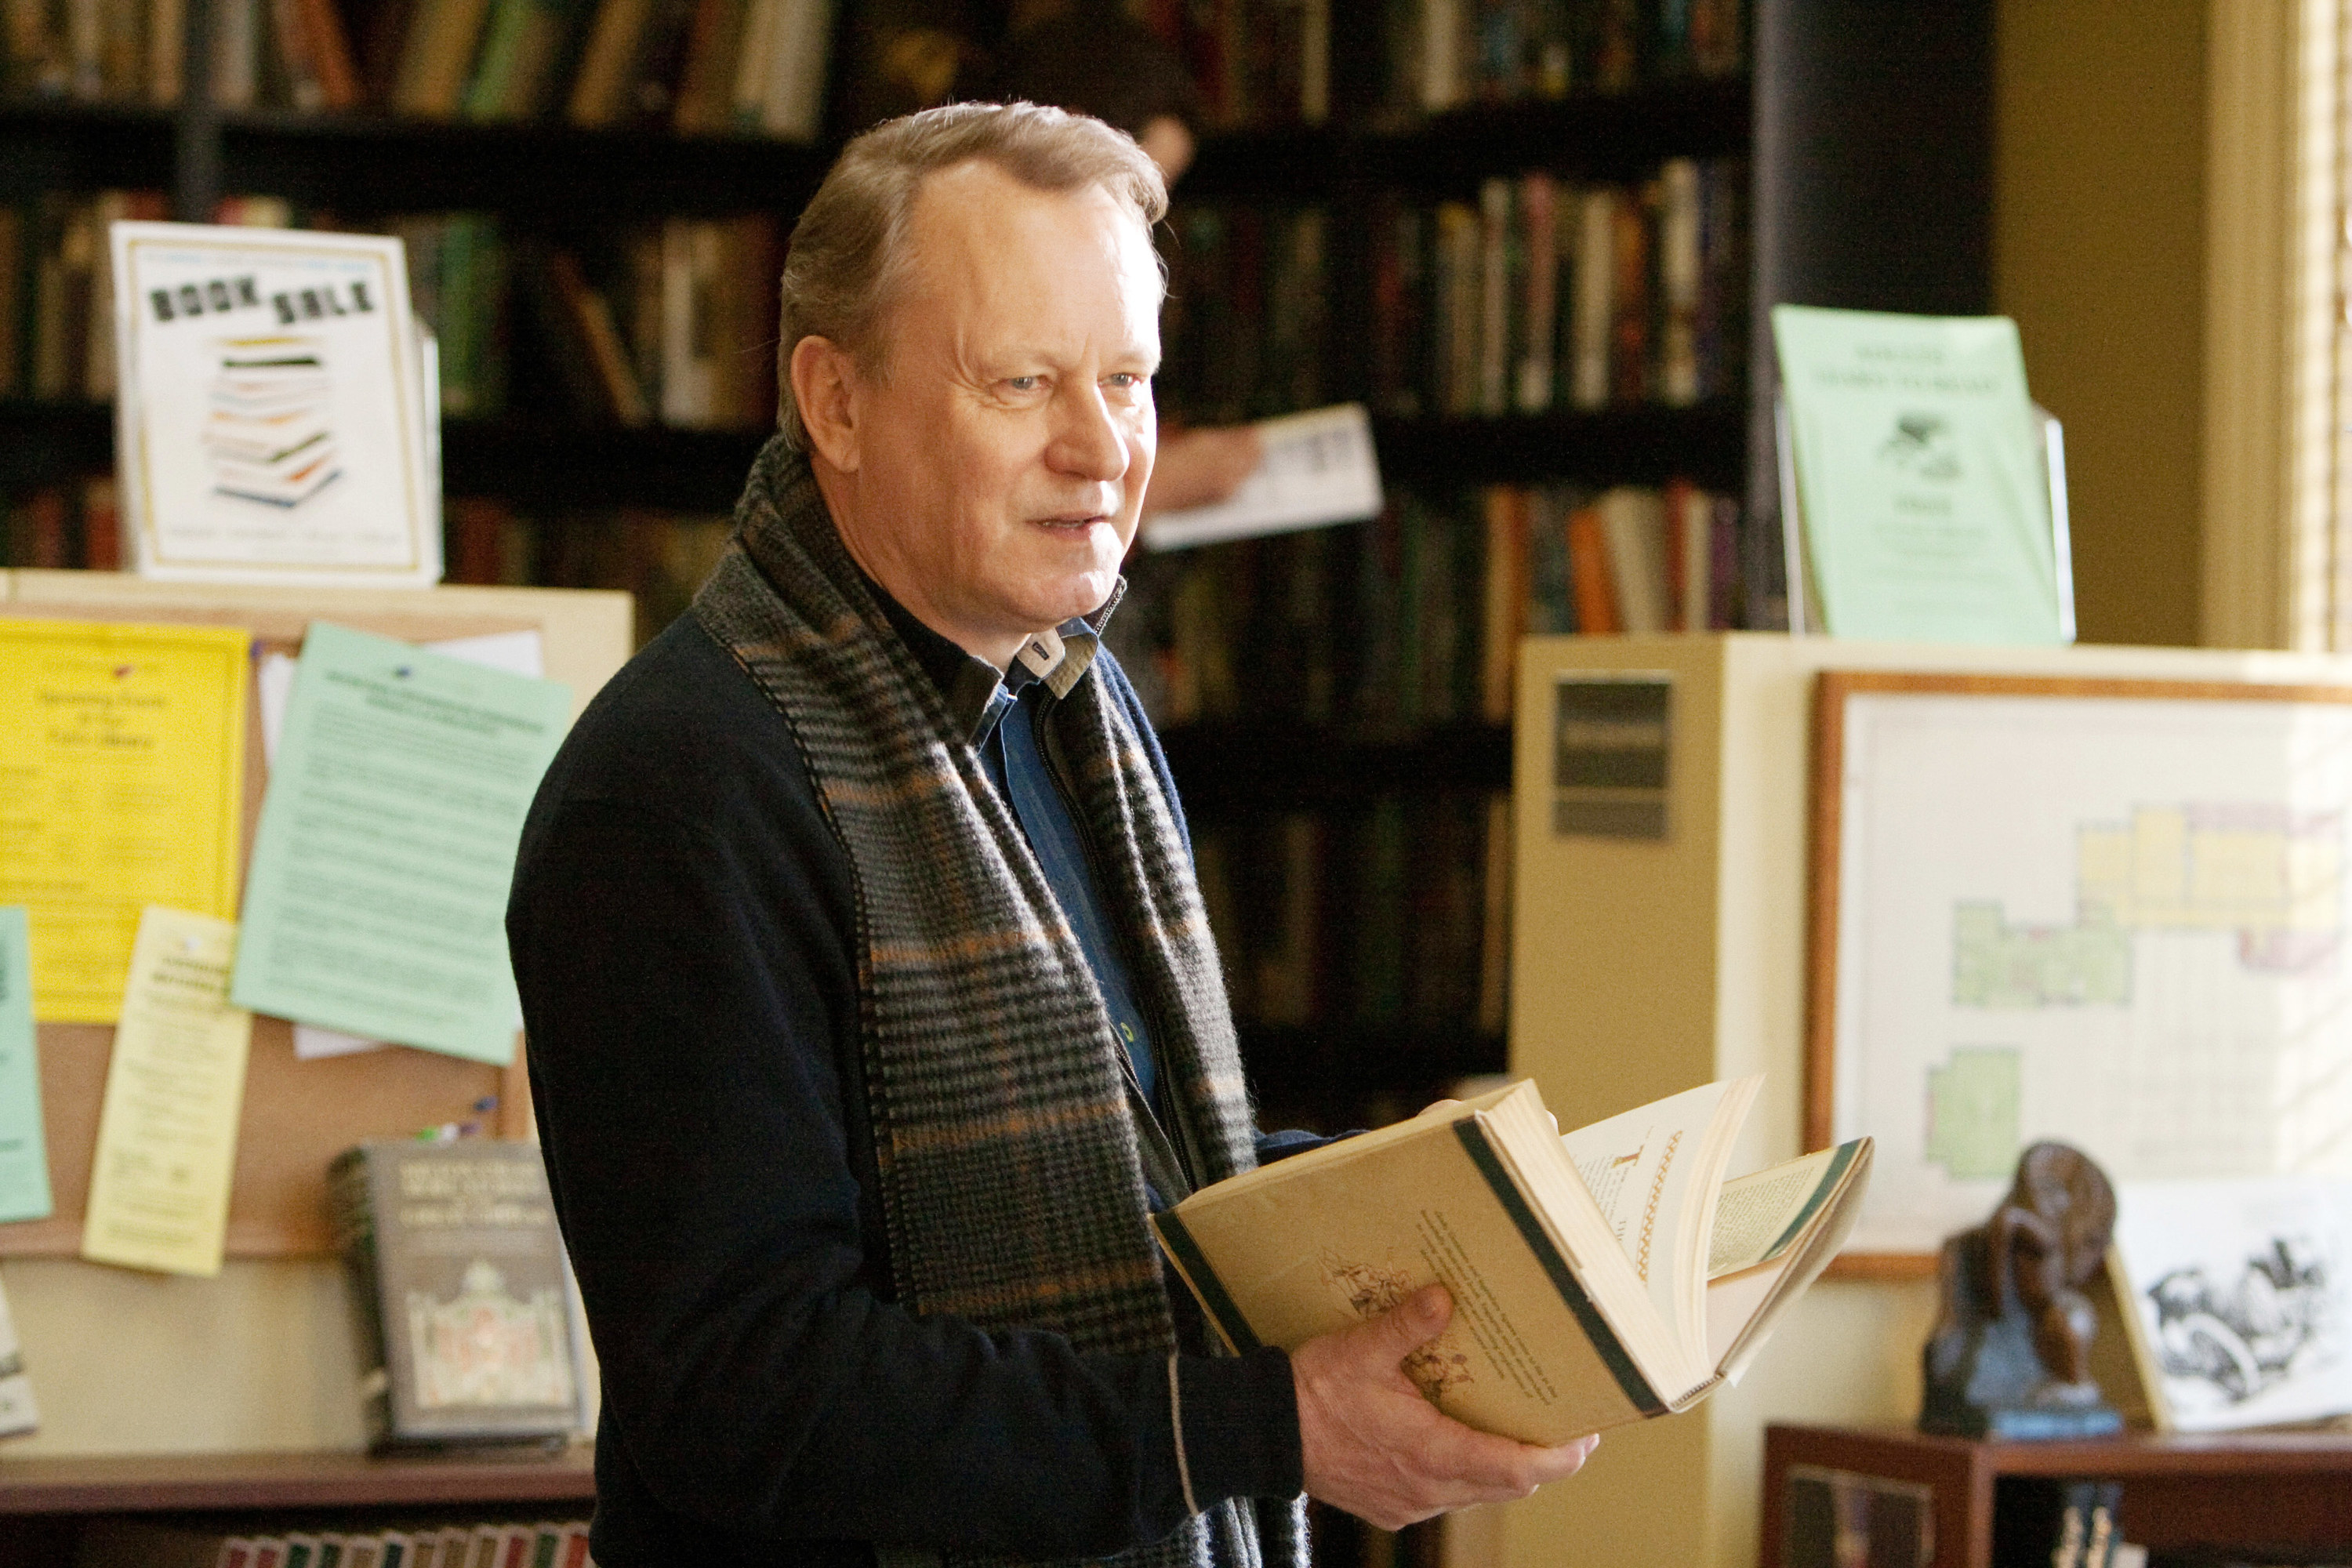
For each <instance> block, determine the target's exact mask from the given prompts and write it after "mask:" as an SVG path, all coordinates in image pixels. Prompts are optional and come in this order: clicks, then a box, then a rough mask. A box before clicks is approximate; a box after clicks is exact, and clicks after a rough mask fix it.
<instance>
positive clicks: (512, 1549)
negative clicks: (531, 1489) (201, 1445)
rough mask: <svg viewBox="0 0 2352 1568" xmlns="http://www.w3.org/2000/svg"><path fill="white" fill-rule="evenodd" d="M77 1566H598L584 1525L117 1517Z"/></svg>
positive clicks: (105, 1522)
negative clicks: (289, 1526)
mask: <svg viewBox="0 0 2352 1568" xmlns="http://www.w3.org/2000/svg"><path fill="white" fill-rule="evenodd" d="M74 1561H75V1564H76V1568H594V1560H593V1559H592V1558H591V1557H590V1556H589V1555H588V1525H587V1523H586V1521H583V1520H533V1521H527V1522H510V1521H496V1522H484V1523H478V1524H450V1525H441V1526H432V1525H426V1526H422V1527H419V1528H415V1529H409V1530H369V1529H367V1528H365V1527H364V1526H363V1525H359V1524H357V1523H356V1522H354V1524H353V1527H352V1529H351V1530H350V1531H349V1532H348V1533H347V1532H345V1531H336V1530H324V1531H289V1532H285V1533H278V1534H272V1533H268V1532H258V1533H256V1532H247V1533H241V1534H231V1533H228V1532H226V1531H221V1530H217V1529H215V1528H212V1527H209V1526H205V1525H198V1524H183V1523H176V1522H164V1521H152V1520H142V1519H128V1518H120V1517H118V1518H112V1519H101V1520H99V1521H95V1522H93V1523H92V1524H91V1525H90V1526H89V1528H88V1529H86V1530H85V1531H83V1532H82V1540H81V1546H80V1549H79V1552H78V1553H77V1555H76V1557H75V1560H74Z"/></svg>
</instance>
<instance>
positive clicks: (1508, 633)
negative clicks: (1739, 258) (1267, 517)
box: [1114, 479, 1739, 734]
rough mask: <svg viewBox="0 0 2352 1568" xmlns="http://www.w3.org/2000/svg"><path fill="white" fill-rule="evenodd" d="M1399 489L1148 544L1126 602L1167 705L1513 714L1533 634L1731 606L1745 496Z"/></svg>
mask: <svg viewBox="0 0 2352 1568" xmlns="http://www.w3.org/2000/svg"><path fill="white" fill-rule="evenodd" d="M1387 500H1388V503H1389V504H1388V506H1387V507H1386V509H1385V510H1383V511H1382V512H1381V516H1380V517H1378V518H1377V519H1375V520H1373V521H1370V522H1368V523H1365V524H1362V525H1357V526H1348V527H1341V528H1334V529H1329V530H1318V531H1307V532H1300V533H1295V534H1289V535H1283V536H1276V537H1270V538H1265V539H1258V540H1254V541H1244V542H1235V543H1228V544H1221V545H1217V546H1215V547H1213V548H1210V549H1205V550H1201V551H1195V552H1184V553H1182V554H1180V555H1173V556H1162V557H1155V558H1150V559H1148V560H1147V561H1144V562H1140V563H1137V564H1136V566H1135V567H1134V568H1133V569H1132V587H1131V591H1130V594H1129V603H1128V604H1126V605H1122V606H1121V608H1120V611H1119V620H1120V621H1128V620H1129V618H1130V617H1132V618H1133V621H1134V622H1136V623H1141V625H1142V627H1143V628H1144V629H1142V630H1131V629H1130V628H1129V626H1121V627H1120V636H1121V637H1122V639H1123V640H1122V643H1121V646H1122V647H1128V648H1132V647H1135V641H1134V640H1133V639H1135V638H1137V637H1140V638H1141V639H1142V641H1143V642H1144V643H1145V645H1146V647H1147V648H1148V651H1147V652H1146V653H1145V655H1144V660H1143V661H1142V662H1146V663H1147V664H1148V666H1149V668H1147V669H1145V670H1142V671H1139V675H1140V676H1141V678H1142V685H1143V689H1144V695H1145V699H1146V701H1147V704H1148V705H1149V706H1150V709H1151V711H1152V717H1153V721H1154V722H1157V723H1161V724H1181V723H1185V722H1189V721H1196V720H1204V719H1206V720H1215V719H1224V718H1230V717H1233V716H1234V715H1236V714H1238V713H1240V712H1243V711H1244V710H1247V711H1249V712H1252V713H1255V714H1260V715H1264V716H1267V717H1278V718H1283V719H1295V720H1298V721H1304V722H1307V723H1313V724H1327V725H1336V726H1339V727H1342V728H1347V729H1351V730H1360V731H1366V732H1370V733H1374V734H1391V733H1399V732H1408V733H1409V732H1411V731H1415V730H1418V729H1421V728H1423V727H1425V726H1427V725H1432V724H1447V723H1457V722H1463V721H1483V722H1488V723H1497V724H1499V723H1505V722H1507V721H1509V719H1510V716H1511V693H1512V689H1513V679H1512V659H1513V657H1514V651H1515V649H1516V647H1517V641H1518V638H1519V637H1521V636H1522V635H1526V634H1538V635H1541V634H1557V633H1563V632H1579V631H1581V632H1592V633H1605V632H1618V631H1651V632H1654V631H1706V630H1721V629H1724V628H1727V627H1728V626H1730V625H1731V624H1732V619H1733V608H1734V602H1735V601H1734V590H1735V588H1736V586H1737V572H1736V565H1737V562H1736V558H1735V552H1736V549H1737V543H1738V517H1739V508H1738V502H1737V501H1736V500H1733V499H1732V498H1731V497H1729V496H1727V495H1724V494H1721V493H1718V492H1715V491H1710V490H1707V489H1703V488H1701V487H1699V486H1697V485H1695V484H1692V483H1691V482H1689V481H1688V480H1684V479H1675V480H1672V481H1669V482H1668V483H1667V484H1665V485H1664V486H1662V487H1659V488H1656V489H1650V488H1647V487H1641V486H1630V485H1621V486H1612V487H1610V488H1609V489H1601V490H1594V489H1588V488H1586V487H1583V486H1580V485H1574V484H1569V483H1564V482H1555V483H1549V484H1540V485H1492V486H1486V487H1485V488H1483V489H1475V490H1468V491H1461V492H1454V493H1436V494H1432V493H1429V492H1425V491H1422V490H1417V489H1404V488H1402V487H1391V489H1390V491H1389V493H1388V497H1387ZM1114 624H1115V625H1117V624H1118V623H1117V622H1115V623H1114ZM1127 662H1128V663H1129V664H1130V665H1131V666H1132V665H1135V664H1137V663H1138V662H1139V660H1137V659H1135V658H1128V660H1127ZM1242 669H1246V670H1248V671H1249V672H1250V675H1249V682H1248V692H1247V700H1246V702H1244V693H1243V688H1242V685H1241V683H1240V682H1239V680H1238V679H1236V672H1237V671H1238V670H1242Z"/></svg>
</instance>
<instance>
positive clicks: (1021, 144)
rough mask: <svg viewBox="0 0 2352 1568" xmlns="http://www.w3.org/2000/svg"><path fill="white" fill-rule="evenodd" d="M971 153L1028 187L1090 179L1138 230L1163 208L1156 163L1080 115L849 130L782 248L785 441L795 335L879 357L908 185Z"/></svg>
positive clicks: (799, 434)
mask: <svg viewBox="0 0 2352 1568" xmlns="http://www.w3.org/2000/svg"><path fill="white" fill-rule="evenodd" d="M973 159H978V160H981V161H982V162H985V163H993V164H994V165H996V166H997V167H998V168H1000V169H1002V170H1003V171H1004V173H1006V174H1010V175H1012V176H1013V178H1014V179H1016V180H1018V181H1020V182H1021V183H1022V184H1024V185H1028V186H1030V187H1031V188H1033V189H1035V190H1040V191H1051V192H1055V193H1062V192H1069V191H1081V190H1085V189H1087V188H1088V187H1090V186H1091V187H1097V188H1099V189H1101V190H1103V191H1105V192H1107V193H1108V195H1110V197H1111V198H1112V199H1113V200H1114V201H1116V202H1117V203H1118V205H1120V206H1121V207H1122V208H1124V209H1125V210H1126V211H1128V212H1129V213H1131V214H1133V215H1134V216H1135V218H1136V220H1137V221H1138V222H1139V223H1140V224H1141V225H1142V226H1143V227H1144V230H1145V232H1146V233H1149V232H1150V229H1151V226H1152V225H1154V224H1156V223H1158V222H1159V221H1160V219H1161V218H1162V217H1163V216H1166V215H1167V212H1168V185H1167V182H1166V181H1164V180H1162V179H1161V178H1160V169H1159V166H1158V165H1157V164H1155V163H1152V161H1151V159H1150V156H1149V155H1147V154H1146V153H1144V151H1143V149H1142V148H1140V147H1139V146H1137V145H1136V144H1135V142H1134V139H1133V138H1131V137H1129V135H1128V134H1127V133H1126V132H1121V131H1116V130H1113V129H1112V128H1111V127H1110V126H1108V125H1106V124H1104V123H1103V122H1102V121H1099V120H1090V119H1088V118H1087V117H1086V116H1085V115H1082V114H1069V113H1066V112H1064V111H1063V110H1058V109H1048V108H1045V107H1044V106H1042V105H1039V104H1034V103H950V104H947V105H945V106H943V107H941V108H939V109H927V110H923V112H921V113H920V114H909V115H908V116H906V117H905V118H903V119H899V120H889V121H884V122H883V123H881V124H880V125H877V126H876V127H875V128H874V129H873V130H871V131H868V132H866V133H865V134H864V135H862V136H859V137H857V138H856V140H854V141H852V142H850V143H849V145H848V146H847V147H845V148H844V149H843V150H842V154H841V157H840V159H839V160H838V161H837V162H836V163H835V164H834V165H833V169H832V172H831V173H829V174H826V175H825V177H824V184H822V185H819V186H818V187H817V192H816V195H814V196H813V197H811V198H810V200H809V205H808V206H807V207H806V208H805V209H804V210H803V212H802V213H801V216H800V222H799V223H798V224H797V225H795V226H794V227H793V239H792V248H791V250H790V252H789V253H788V254H787V255H786V257H785V258H784V279H783V313H782V323H781V328H780V331H778V333H777V343H776V371H777V376H776V379H777V382H778V384H779V393H780V395H779V397H778V399H777V405H776V425H777V426H778V428H780V429H782V431H783V433H784V439H785V440H786V441H787V442H789V443H790V444H791V445H792V446H793V447H799V448H802V449H806V447H807V446H808V431H807V427H806V426H803V424H802V423H801V412H800V405H798V404H797V403H796V402H795V401H794V400H793V371H792V361H793V349H794V348H796V347H798V346H799V344H800V341H801V340H802V339H803V338H809V337H817V338H824V339H827V340H829V341H831V342H835V343H837V344H839V345H840V346H841V347H842V348H844V349H846V350H847V351H848V352H849V353H850V354H851V355H852V356H853V357H854V358H855V359H856V362H857V364H858V366H859V368H860V369H861V370H866V371H874V370H877V369H878V368H879V367H880V366H881V364H882V362H883V357H884V351H885V350H886V349H887V346H888V344H887V341H886V335H885V333H884V332H883V331H882V330H881V325H882V316H883V313H884V311H885V310H887V308H888V306H889V304H890V303H891V296H892V295H893V294H894V293H895V292H896V291H897V289H898V286H899V284H900V283H901V282H902V281H903V280H904V279H905V276H906V272H907V268H908V266H909V265H910V259H909V258H908V254H907V245H906V236H907V225H908V219H909V217H910V216H911V215H912V213H913V212H914V207H915V197H916V195H917V194H918V193H919V191H920V189H921V188H922V183H923V179H924V176H926V175H928V174H936V173H938V172H939V171H940V170H942V169H947V168H951V167H953V166H954V165H956V164H958V163H967V162H970V161H971V160H973Z"/></svg>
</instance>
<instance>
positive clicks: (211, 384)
mask: <svg viewBox="0 0 2352 1568" xmlns="http://www.w3.org/2000/svg"><path fill="white" fill-rule="evenodd" d="M110 238H111V244H112V249H113V257H112V259H113V284H114V329H115V353H116V359H117V364H118V367H119V370H120V373H121V395H120V397H119V399H118V401H117V405H116V415H115V420H116V443H115V451H116V455H117V456H116V464H117V468H118V470H119V479H120V482H121V495H122V521H123V529H124V532H125V535H126V539H125V546H126V550H125V553H126V555H127V557H128V559H129V560H130V561H131V563H132V564H133V566H134V568H135V569H136V570H137V571H138V572H139V573H140V574H142V575H143V576H149V577H158V578H164V579H168V580H173V581H178V582H229V581H236V582H275V583H289V584H416V585H424V584H431V583H435V582H437V581H438V580H439V579H440V575H441V549H440V501H439V475H438V472H437V469H438V459H437V457H436V454H435V451H434V447H435V442H434V440H433V419H432V409H431V407H430V404H431V402H432V400H433V399H434V398H435V396H436V392H435V389H434V388H433V387H431V386H430V385H429V384H427V380H426V377H425V365H424V357H425V356H424V354H423V353H422V347H421V342H420V339H419V337H418V334H417V331H416V328H415V322H414V321H413V320H412V319H411V316H410V311H409V302H408V272H407V266H406V262H405V258H404V254H403V252H402V248H401V244H400V241H399V240H397V239H394V238H388V237H380V236H371V235H345V234H322V233H315V232H310V231H295V230H269V229H252V228H224V227H212V226H203V225H195V224H167V223H118V224H116V225H114V226H113V227H112V231H111V236H110Z"/></svg>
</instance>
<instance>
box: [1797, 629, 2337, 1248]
mask: <svg viewBox="0 0 2352 1568" xmlns="http://www.w3.org/2000/svg"><path fill="white" fill-rule="evenodd" d="M1815 725H1816V753H1815V773H1814V785H1813V814H1814V817H1813V825H1814V843H1813V856H1812V879H1813V883H1812V889H1811V975H1810V992H1811V994H1810V995H1809V998H1808V1019H1807V1026H1808V1036H1809V1037H1808V1047H1807V1085H1806V1128H1805V1133H1806V1139H1807V1145H1806V1146H1807V1147H1809V1148H1819V1147H1822V1146H1824V1145H1826V1144H1829V1143H1833V1142H1839V1141H1842V1140H1843V1139H1846V1138H1851V1137H1853V1136H1856V1135H1857V1134H1860V1133H1864V1132H1867V1133H1870V1134H1872V1135H1873V1136H1874V1137H1875V1138H1876V1139H1877V1141H1878V1168H1877V1171H1876V1173H1875V1175H1874V1179H1873V1181H1872V1184H1871V1191H1870V1194H1869V1198H1868V1200H1867V1202H1866V1204H1865V1205H1864V1211H1863V1217H1862V1219H1861V1221H1860V1222H1859V1224H1858V1225H1857V1226H1856V1227H1855V1230H1854V1235H1853V1241H1852V1243H1851V1244H1850V1248H1849V1252H1848V1255H1847V1257H1846V1258H1843V1259H1842V1260H1841V1268H1842V1269H1843V1271H1844V1272H1847V1273H1873V1272H1877V1273H1916V1272H1924V1271H1926V1270H1927V1269H1928V1268H1932V1262H1933V1260H1932V1254H1933V1253H1934V1252H1935V1250H1936V1248H1937V1247H1938V1246H1939V1245H1940V1244H1941V1242H1942V1240H1943V1238H1944V1237H1946V1236H1948V1235H1949V1234H1951V1233H1952V1232H1954V1231H1957V1230H1962V1229H1966V1228H1968V1227H1969V1226H1974V1225H1977V1224H1979V1223H1981V1222H1982V1221H1983V1219H1984V1217H1985V1216H1986V1215H1988V1214H1989V1213H1990V1212H1991V1210H1992V1208H1993V1206H1994V1205H1995V1204H1996V1203H1997V1202H1998V1200H1999V1199H2000V1195H2001V1194H2002V1193H2003V1192H2004V1191H2005V1190H2006V1189H2007V1185H2008V1183H2009V1180H2010V1177H2011V1173H2012V1172H2013V1171H2014V1169H2015V1166H2016V1163H2017V1157H2018V1154H2019V1153H2020V1152H2021V1151H2022V1150H2023V1148H2024V1147H2025V1145H2027V1144H2028V1143H2031V1142H2033V1141H2034V1140H2036V1139H2040V1138H2056V1139H2061V1140H2063V1141H2064V1142H2069V1143H2072V1144H2074V1145H2075V1146H2076V1147H2078V1148H2080V1149H2082V1150H2084V1152H2087V1153H2089V1154H2090V1155H2091V1156H2092V1157H2093V1158H2094V1159H2095V1160H2097V1161H2098V1162H2099V1163H2100V1164H2101V1165H2102V1166H2103V1167H2104V1168H2105V1170H2106V1172H2107V1173H2108V1174H2109V1176H2111V1177H2112V1178H2114V1179H2115V1180H2116V1181H2118V1182H2131V1181H2142V1180H2154V1179H2166V1178H2184V1177H2215V1176H2263V1175H2285V1174H2297V1173H2325V1174H2333V1175H2346V1174H2352V957H2347V954H2346V953H2345V952H2344V951H2343V950H2344V945H2345V944H2344V931H2345V921H2346V909H2345V876H2344V873H2345V861H2346V831H2347V816H2352V688H2342V689H2338V688H2307V687H2293V688H2289V687H2258V686H2241V685H2231V684H2189V683H2181V682H2158V681H2120V680H2077V679H2023V678H2012V677H1981V676H1927V675H1890V674H1879V673H1867V674H1865V673H1851V672H1839V671H1827V672H1824V673H1823V674H1822V677H1821V683H1820V689H1819V692H1818V697H1817V703H1816V708H1815Z"/></svg>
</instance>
